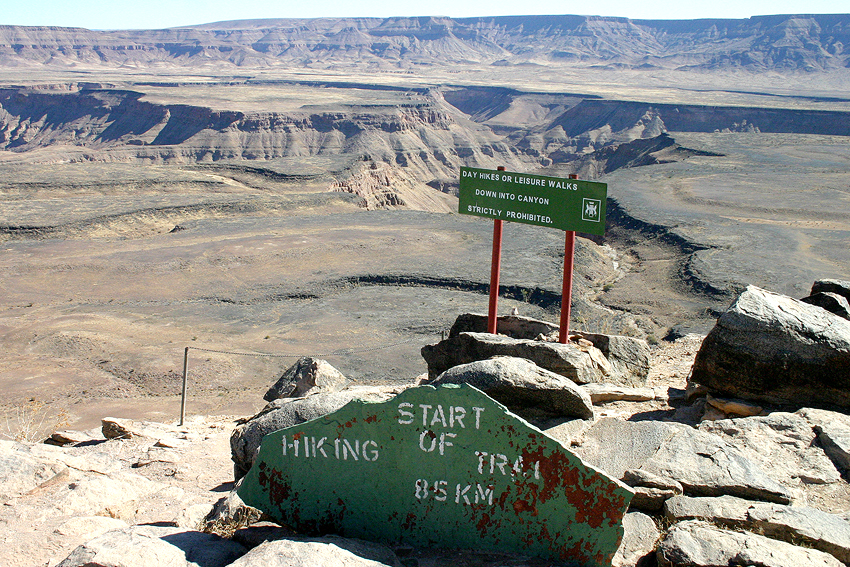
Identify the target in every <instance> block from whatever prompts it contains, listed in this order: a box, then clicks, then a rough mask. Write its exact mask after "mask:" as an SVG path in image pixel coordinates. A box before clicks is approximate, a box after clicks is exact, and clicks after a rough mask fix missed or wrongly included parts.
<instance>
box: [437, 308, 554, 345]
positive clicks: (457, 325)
mask: <svg viewBox="0 0 850 567" xmlns="http://www.w3.org/2000/svg"><path fill="white" fill-rule="evenodd" d="M559 329H560V327H559V326H558V325H556V324H554V323H549V322H548V321H540V320H539V319H532V318H530V317H520V316H519V315H506V316H503V317H498V318H497V321H496V332H497V333H499V334H500V335H507V336H509V337H511V338H514V339H536V338H537V337H538V336H540V335H549V334H551V333H557V332H558V331H559ZM486 332H487V315H483V314H481V313H462V314H461V315H458V317H457V319H455V322H454V324H453V325H452V328H451V330H450V331H449V338H453V337H456V336H458V335H459V334H461V333H486Z"/></svg>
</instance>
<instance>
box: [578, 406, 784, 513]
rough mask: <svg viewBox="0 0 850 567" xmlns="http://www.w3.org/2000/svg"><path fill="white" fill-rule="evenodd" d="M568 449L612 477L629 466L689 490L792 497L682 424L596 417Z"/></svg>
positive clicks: (731, 451)
mask: <svg viewBox="0 0 850 567" xmlns="http://www.w3.org/2000/svg"><path fill="white" fill-rule="evenodd" d="M572 450H573V451H574V452H575V453H576V454H578V455H579V456H580V457H581V458H582V459H583V460H584V461H585V462H587V463H589V464H591V465H593V466H595V467H597V468H601V469H603V470H605V471H607V472H608V474H610V475H611V476H613V477H615V478H624V476H625V473H626V471H628V470H630V469H633V470H640V471H643V472H645V473H650V474H652V475H655V476H656V477H661V478H663V479H671V480H675V481H677V482H678V483H680V484H681V485H682V487H683V489H684V493H685V494H688V495H693V496H720V495H723V494H730V495H733V496H740V497H742V498H752V499H757V500H767V501H770V502H779V503H782V504H786V503H788V502H790V501H791V498H790V495H789V493H788V490H787V489H786V488H785V487H783V486H782V485H780V484H779V483H777V482H776V481H774V480H773V479H771V478H770V477H769V476H767V474H765V472H764V471H763V470H762V469H761V468H760V467H758V466H757V465H756V464H754V463H753V462H751V461H750V460H749V459H747V458H746V457H745V456H744V455H742V454H741V453H740V452H739V451H737V450H736V449H735V448H733V447H732V446H731V445H729V444H728V443H726V442H725V441H724V440H723V439H721V438H720V437H718V436H716V435H711V434H708V433H704V432H702V431H698V430H696V429H693V428H691V427H688V426H686V425H681V424H673V423H665V422H654V421H639V422H631V421H622V420H618V419H611V418H606V419H600V420H599V421H598V422H596V423H595V424H594V425H593V426H592V427H590V428H589V429H588V430H587V431H585V432H584V436H583V438H582V440H581V443H580V445H578V446H576V447H573V449H572Z"/></svg>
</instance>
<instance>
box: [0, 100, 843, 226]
mask: <svg viewBox="0 0 850 567" xmlns="http://www.w3.org/2000/svg"><path fill="white" fill-rule="evenodd" d="M372 88H374V87H372ZM397 99H398V100H399V101H400V102H398V103H396V104H392V103H386V102H383V103H382V104H372V105H363V104H361V105H343V104H337V105H334V106H332V107H328V108H327V109H324V108H321V107H310V106H303V107H300V108H298V109H296V110H293V111H290V112H238V111H231V110H214V109H211V108H207V107H205V106H200V105H198V106H195V105H188V104H165V103H156V102H151V101H149V100H145V97H144V96H143V95H142V94H141V93H138V92H133V91H129V90H118V89H109V88H95V86H93V85H66V86H65V87H64V88H58V87H57V88H54V89H52V90H44V89H33V88H6V89H0V149H2V150H7V151H10V152H16V153H19V154H28V153H29V152H32V156H33V158H32V159H34V160H43V159H48V158H45V157H44V156H42V155H41V154H40V153H39V152H38V151H35V150H43V149H45V148H50V153H49V159H52V160H60V161H61V160H65V161H68V160H83V159H84V160H92V161H153V162H176V163H206V162H221V161H234V160H235V161H244V160H251V161H257V162H260V163H262V162H264V161H269V160H277V159H283V158H288V159H291V158H313V157H317V156H318V157H329V158H339V159H338V160H337V161H338V162H339V163H342V164H343V165H342V166H341V167H339V168H338V171H337V172H336V173H335V178H334V181H332V182H331V183H330V185H329V186H328V189H329V190H333V191H345V192H349V193H353V194H355V195H358V196H360V197H361V198H362V199H363V202H364V204H365V206H366V207H367V208H414V209H424V210H435V211H445V210H450V209H451V208H452V205H451V203H450V200H447V199H446V198H445V194H446V193H452V192H454V191H456V188H457V179H458V173H459V169H460V167H462V166H469V167H481V168H486V169H495V168H496V167H497V166H505V167H507V168H508V169H512V170H516V171H533V170H536V169H539V168H542V167H549V166H557V171H556V172H555V173H556V174H563V173H578V174H579V175H580V176H581V177H582V178H584V179H594V178H596V177H598V176H600V175H602V174H604V173H609V172H611V171H614V170H616V169H618V168H621V167H635V166H639V165H648V164H653V163H661V162H667V161H677V160H681V159H686V158H687V157H688V156H690V155H694V153H695V152H693V151H691V150H687V149H685V148H681V147H680V146H679V145H678V144H677V143H676V141H675V139H674V138H673V137H671V135H670V134H669V132H713V131H737V130H747V131H751V132H786V133H807V134H832V135H844V136H850V114H848V113H841V112H825V111H808V110H806V111H804V110H784V109H765V108H743V107H700V106H693V105H669V104H647V103H640V102H619V101H608V100H598V99H593V98H580V97H577V96H575V95H569V94H564V95H558V94H529V93H522V92H519V91H513V90H510V89H504V88H493V89H487V88H439V89H432V90H427V91H422V92H417V93H410V94H409V95H408V94H405V93H402V94H400V95H399V96H398V97H397ZM393 100H396V99H393Z"/></svg>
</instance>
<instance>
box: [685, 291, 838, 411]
mask: <svg viewBox="0 0 850 567" xmlns="http://www.w3.org/2000/svg"><path fill="white" fill-rule="evenodd" d="M691 381H693V382H696V383H698V384H701V385H703V386H706V387H708V388H709V389H710V390H712V391H714V392H719V393H720V394H722V395H728V396H732V397H738V398H743V399H747V400H763V401H768V402H772V403H787V404H792V405H796V406H798V407H799V406H807V405H826V404H828V405H839V406H842V407H850V321H847V320H845V319H842V318H840V317H838V316H836V315H833V314H832V313H829V312H827V311H825V310H823V309H821V308H819V307H816V306H814V305H809V304H808V303H804V302H802V301H799V300H797V299H792V298H790V297H786V296H783V295H778V294H775V293H771V292H768V291H765V290H763V289H760V288H757V287H754V286H750V287H748V288H747V289H746V290H745V291H744V292H743V293H742V294H741V295H740V296H739V297H738V299H737V300H736V301H735V303H734V305H732V307H731V308H729V310H728V311H726V312H725V313H724V314H723V315H721V316H720V318H719V319H718V321H717V325H716V326H715V327H714V329H712V331H711V332H710V333H709V334H708V336H707V337H706V339H705V341H703V344H702V347H701V348H700V350H699V352H698V353H697V356H696V359H695V361H694V366H693V371H692V374H691Z"/></svg>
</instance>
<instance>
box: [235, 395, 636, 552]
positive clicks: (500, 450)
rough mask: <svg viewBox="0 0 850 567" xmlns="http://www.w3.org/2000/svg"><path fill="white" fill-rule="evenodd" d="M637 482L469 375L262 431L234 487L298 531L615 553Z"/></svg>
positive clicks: (431, 543) (516, 549)
mask: <svg viewBox="0 0 850 567" xmlns="http://www.w3.org/2000/svg"><path fill="white" fill-rule="evenodd" d="M632 495H633V493H632V491H631V490H630V489H629V488H628V487H627V486H626V485H624V484H622V483H621V482H619V481H617V480H614V479H612V478H610V477H608V476H607V475H605V474H604V473H601V472H599V471H597V470H596V469H594V468H592V467H590V466H588V465H585V464H584V463H582V462H581V460H580V459H579V458H578V457H577V456H575V455H573V454H572V453H570V452H569V451H568V450H567V449H566V448H565V447H564V446H563V445H561V444H560V443H559V442H558V441H555V440H554V439H552V438H550V437H548V436H547V435H546V434H544V433H543V432H541V431H540V430H539V429H537V428H535V427H534V426H532V425H530V424H528V423H527V422H525V421H524V420H522V419H521V418H519V417H517V416H515V415H513V414H512V413H510V412H508V410H507V409H506V408H505V407H504V406H502V405H501V404H499V403H498V402H496V401H495V400H493V399H492V398H490V397H489V396H487V395H486V394H484V393H483V392H481V391H480V390H477V389H476V388H473V387H472V386H468V385H463V386H441V387H439V388H434V387H432V386H421V387H417V388H411V389H408V390H405V391H404V392H402V393H401V394H399V395H398V396H396V397H395V398H393V399H392V400H388V401H386V402H381V403H367V402H362V401H352V402H350V403H349V404H348V405H346V406H345V407H343V408H342V409H340V410H337V411H336V412H334V413H332V414H329V415H326V416H324V417H321V418H319V419H315V420H313V421H309V422H306V423H302V424H300V425H296V426H294V427H290V428H287V429H283V430H280V431H276V432H274V433H270V434H269V435H267V436H266V437H265V438H264V439H263V443H262V445H261V447H260V452H259V455H258V456H257V458H256V460H255V462H254V466H253V467H252V468H251V470H250V472H249V473H248V475H247V476H246V478H245V480H244V481H243V483H242V485H241V487H240V488H239V496H240V497H241V498H242V499H243V500H244V501H245V503H247V504H249V505H251V506H254V507H256V508H259V509H260V510H262V511H264V512H266V513H267V514H269V515H270V516H271V517H273V518H275V519H276V520H277V521H278V522H280V523H281V524H283V525H287V526H290V527H292V528H294V529H296V530H298V531H300V532H305V533H336V534H340V535H342V536H346V537H356V538H361V539H367V540H373V541H380V542H385V543H394V542H405V543H408V544H411V545H416V546H422V547H451V548H476V549H491V550H498V551H505V552H517V553H523V554H526V555H533V556H541V557H546V558H549V559H556V560H558V561H561V562H564V563H567V564H575V565H582V566H602V565H605V566H610V565H611V558H612V557H613V555H614V553H615V552H616V550H617V547H618V546H619V544H620V540H621V539H622V536H623V528H622V518H623V514H625V512H626V509H627V507H628V504H629V501H630V500H631V497H632Z"/></svg>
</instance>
